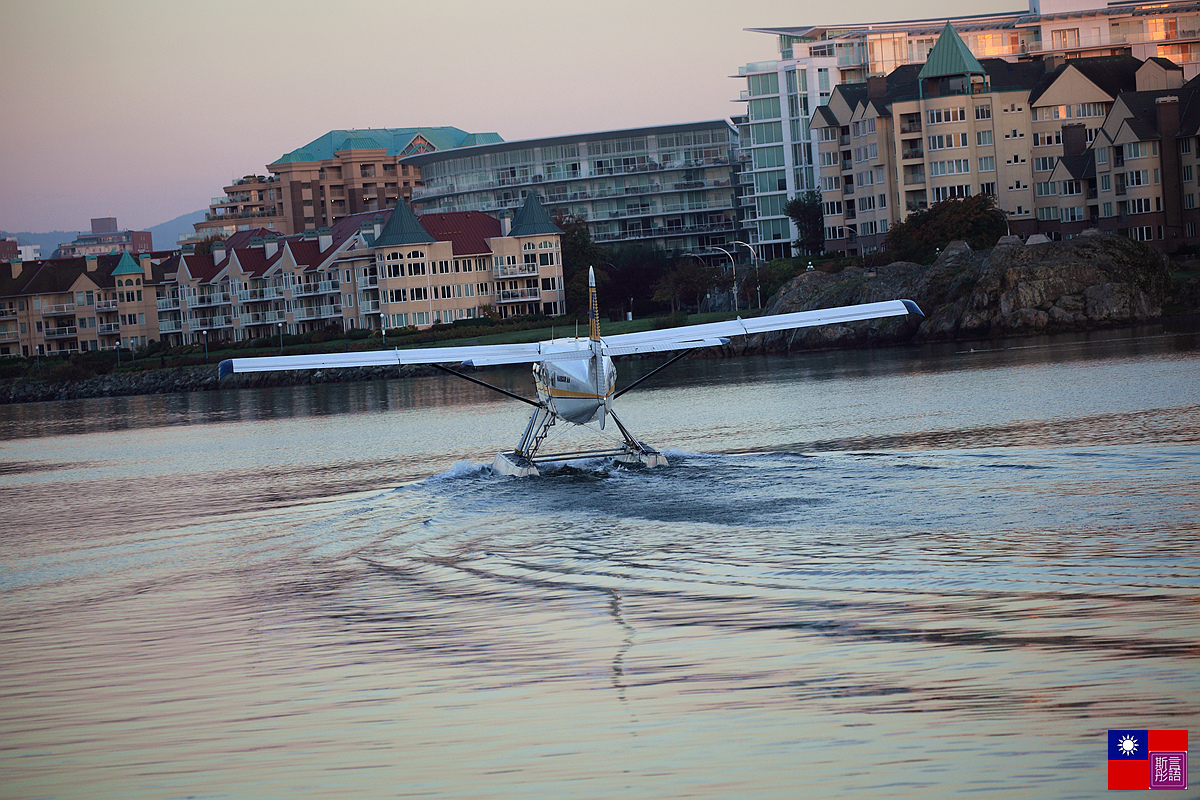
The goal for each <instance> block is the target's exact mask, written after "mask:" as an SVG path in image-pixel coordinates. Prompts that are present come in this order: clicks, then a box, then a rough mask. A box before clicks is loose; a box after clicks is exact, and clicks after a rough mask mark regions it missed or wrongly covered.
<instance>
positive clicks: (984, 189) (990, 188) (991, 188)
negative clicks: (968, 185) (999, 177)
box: [979, 181, 996, 197]
mask: <svg viewBox="0 0 1200 800" xmlns="http://www.w3.org/2000/svg"><path fill="white" fill-rule="evenodd" d="M979 193H980V194H990V195H991V196H992V197H995V196H996V182H995V181H990V182H988V183H981V184H979Z"/></svg>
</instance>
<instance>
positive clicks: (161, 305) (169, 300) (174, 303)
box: [96, 297, 179, 311]
mask: <svg viewBox="0 0 1200 800" xmlns="http://www.w3.org/2000/svg"><path fill="white" fill-rule="evenodd" d="M113 305H114V306H115V305H116V304H115V303H114V304H113ZM96 309H97V310H102V309H100V304H99V303H97V304H96ZM158 310H159V311H178V310H179V298H178V297H160V298H158Z"/></svg>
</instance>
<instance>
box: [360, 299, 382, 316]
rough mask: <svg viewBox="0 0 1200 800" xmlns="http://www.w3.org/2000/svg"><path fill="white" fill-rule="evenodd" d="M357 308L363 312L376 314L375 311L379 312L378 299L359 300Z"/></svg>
mask: <svg viewBox="0 0 1200 800" xmlns="http://www.w3.org/2000/svg"><path fill="white" fill-rule="evenodd" d="M358 308H359V310H360V311H362V312H363V313H364V314H377V313H379V301H378V300H362V301H360V302H359V304H358Z"/></svg>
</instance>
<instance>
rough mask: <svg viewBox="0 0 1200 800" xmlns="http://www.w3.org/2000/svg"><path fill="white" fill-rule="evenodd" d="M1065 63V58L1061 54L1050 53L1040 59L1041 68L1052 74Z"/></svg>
mask: <svg viewBox="0 0 1200 800" xmlns="http://www.w3.org/2000/svg"><path fill="white" fill-rule="evenodd" d="M1065 63H1067V57H1066V56H1064V55H1063V54H1062V53H1052V54H1051V55H1048V56H1046V57H1045V58H1043V59H1042V66H1043V67H1044V68H1045V70H1046V72H1054V70H1056V69H1058V68H1059V67H1061V66H1062V65H1063V64H1065Z"/></svg>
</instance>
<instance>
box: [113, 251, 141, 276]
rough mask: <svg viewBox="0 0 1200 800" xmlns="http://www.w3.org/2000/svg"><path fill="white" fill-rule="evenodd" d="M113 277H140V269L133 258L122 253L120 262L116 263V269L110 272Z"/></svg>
mask: <svg viewBox="0 0 1200 800" xmlns="http://www.w3.org/2000/svg"><path fill="white" fill-rule="evenodd" d="M112 274H113V275H141V274H142V268H141V267H140V266H138V263H137V262H136V261H134V260H133V256H131V255H129V253H122V254H121V260H120V262H118V263H117V268H116V269H114V270H113V271H112Z"/></svg>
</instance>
